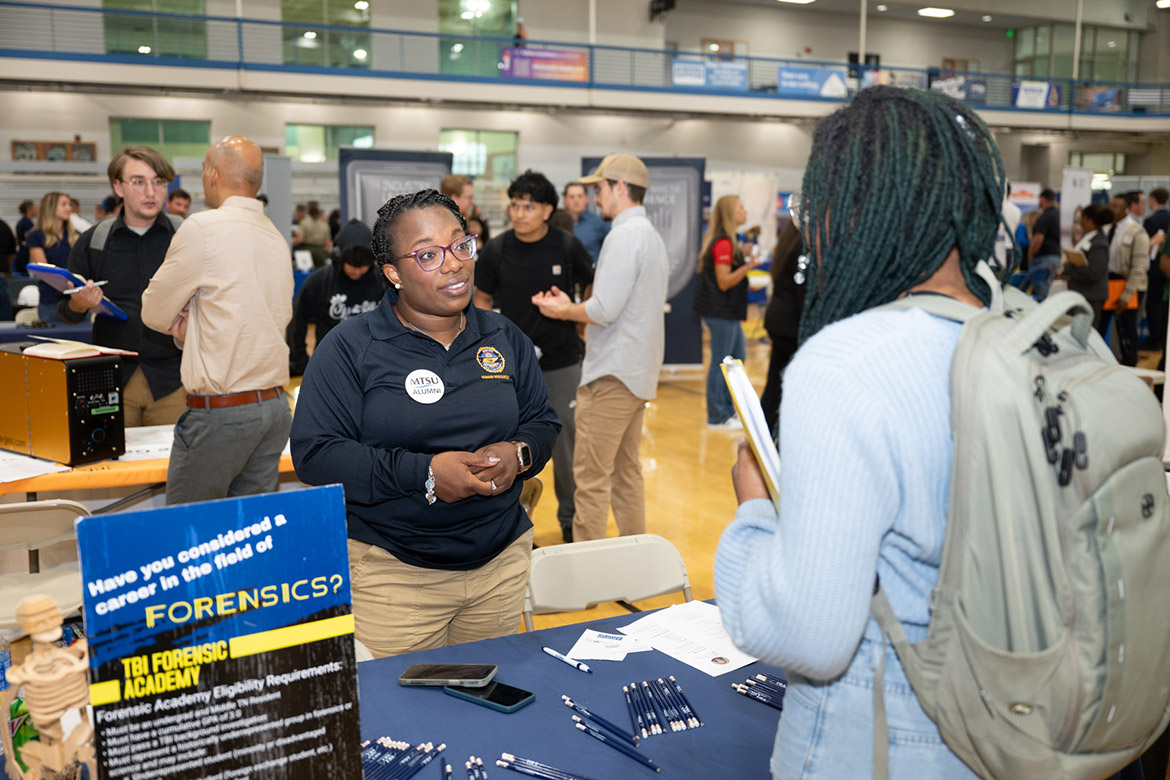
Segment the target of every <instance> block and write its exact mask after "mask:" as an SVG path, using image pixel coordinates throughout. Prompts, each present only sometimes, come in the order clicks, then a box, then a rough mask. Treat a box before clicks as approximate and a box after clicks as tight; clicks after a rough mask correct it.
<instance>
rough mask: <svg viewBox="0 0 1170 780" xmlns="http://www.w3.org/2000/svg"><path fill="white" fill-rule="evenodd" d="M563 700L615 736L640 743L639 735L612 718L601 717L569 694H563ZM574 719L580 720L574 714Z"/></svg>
mask: <svg viewBox="0 0 1170 780" xmlns="http://www.w3.org/2000/svg"><path fill="white" fill-rule="evenodd" d="M561 701H563V702H564V703H565V706H566V707H570V708H572V709H573V710H575V711H577V712H578V713H579V714H581V715H583V716H585V717H586V718H588V719H589V720H591V721H593V722H594V723H595V724H597V725H598V726H601V727H602V728H604V729H605V730H606V731H609V732H612V733H613V734H614V735H615V736H618V737H621V738H622V739H623V740H625V741H626V742H629V743H630V744H631V745H633V746H634V747H637V746H638V743H637V739H638V736H637V735H636V734H635V735H633V736H631V735H630V733H629V732H628V731H623V730H622V728H621V726H618V725H617V724H616V723H614V722H613V721H611V720H607V719H606V718H603V717H601V716H600V715H598V714H596V713H595V712H593V711H592V710H590V709H589V708H588V707H586V706H584V705H582V704H578V703H577V702H575V701H573V700H572V699H570V698H569V697H568V696H564V695H562V696H561ZM573 720H574V721H576V720H578V718H577V716H576V715H574V716H573ZM591 725H592V724H591Z"/></svg>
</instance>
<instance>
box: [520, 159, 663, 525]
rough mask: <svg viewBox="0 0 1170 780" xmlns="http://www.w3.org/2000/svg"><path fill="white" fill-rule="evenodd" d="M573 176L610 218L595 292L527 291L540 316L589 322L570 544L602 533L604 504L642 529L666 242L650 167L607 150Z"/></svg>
mask: <svg viewBox="0 0 1170 780" xmlns="http://www.w3.org/2000/svg"><path fill="white" fill-rule="evenodd" d="M579 181H580V182H581V183H582V184H585V185H588V186H596V187H597V193H596V195H595V196H594V201H595V202H596V203H597V205H598V206H599V207H600V210H601V216H602V217H603V218H604V219H607V220H612V221H613V227H612V229H611V230H610V232H609V235H608V236H606V238H605V243H604V244H602V246H601V254H600V256H599V257H598V259H597V271H596V275H595V276H594V280H593V296H592V297H591V298H590V299H589V300H587V301H585V302H583V303H574V302H573V301H572V299H571V298H569V296H568V295H566V294H565V292H564V291H562V290H560V289H558V288H557V287H553V288H551V289H550V290H549V291H548V292H545V293H538V294H536V295H534V296H533V297H532V303H533V304H535V305H536V306H537V307H538V308H539V309H540V311H541V313H542V314H544V315H545V316H546V317H552V318H554V319H562V320H572V321H574V322H584V323H587V327H586V330H585V337H586V346H585V362H584V364H583V365H582V367H581V385H580V387H578V388H577V408H576V414H575V417H576V423H577V446H576V450H575V451H574V454H573V476H574V478H575V479H576V482H577V492H576V495H575V503H576V510H577V511H576V515H575V516H574V518H573V541H575V542H581V541H586V540H588V539H601V538H603V537H605V535H606V528H605V526H606V520H607V517H608V513H609V509H610V505H611V503H612V506H613V514H614V519H615V520H616V521H617V527H618V533H620V534H621V535H622V536H627V535H630V534H640V533H645V531H646V502H645V498H644V490H643V487H642V464H641V461H640V459H639V455H638V449H639V445H640V444H641V440H642V413H643V410H644V409H645V406H646V402H647V401H649V400H652V399H653V398H654V397H655V395H656V394H657V391H658V371H659V369H660V368H661V367H662V359H663V344H664V340H665V335H664V330H665V324H664V320H663V309H664V307H665V305H666V291H667V277H668V269H669V263H668V261H667V257H666V245H665V244H663V242H662V237H661V236H659V235H658V231H657V230H655V229H654V226H653V225H652V224H651V223H650V220H649V219H647V217H646V209H645V207H643V206H642V200H643V198H644V197H645V195H646V189H647V188H648V187H649V186H650V174H649V172H648V171H647V170H646V165H645V164H644V163H643V162H642V161H641V160H639V159H638V158H637V157H635V156H634V155H632V154H611V155H609V156H608V157H606V158H605V159H604V160H602V161H601V165H599V166H597V170H595V171H594V172H593V173H592V174H591V175H589V176H583V177H581V178H580V179H579Z"/></svg>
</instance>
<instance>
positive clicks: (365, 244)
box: [288, 219, 386, 376]
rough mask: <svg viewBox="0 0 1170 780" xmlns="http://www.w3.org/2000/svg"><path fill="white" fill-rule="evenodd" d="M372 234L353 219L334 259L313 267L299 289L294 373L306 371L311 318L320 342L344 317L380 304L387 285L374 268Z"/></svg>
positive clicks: (292, 338) (292, 332) (291, 333)
mask: <svg viewBox="0 0 1170 780" xmlns="http://www.w3.org/2000/svg"><path fill="white" fill-rule="evenodd" d="M370 235H371V234H370V229H369V228H368V227H366V226H365V225H364V224H363V223H362V222H360V221H359V220H356V219H354V220H350V222H349V224H347V225H346V226H345V227H344V228H342V229H341V231H340V232H339V233H338V234H337V243H336V244H335V245H334V247H335V248H334V257H333V261H332V262H331V263H330V264H329V265H326V266H325V267H324V268H318V269H317V270H316V271H314V272H313V274H312V275H311V276H310V277H309V278H308V279H306V280H305V283H304V285H303V286H302V287H301V289H300V291H299V292H298V293H297V297H296V300H294V301H293V316H292V322H290V323H289V325H288V346H289V356H288V370H289V374H291V375H292V376H300V375H302V374H304V373H305V366H307V365H308V364H309V352H308V349H307V348H306V346H305V337H306V336H307V335H308V332H309V320H310V319H312V320H315V321H316V323H317V330H316V336H317V338H316V343H317V344H320V343H321V340H322V339H324V338H325V334H326V333H328V332H329V331H330V330H332V329H333V326H334V325H337V324H338V323H339V322H341V321H342V320H346V319H349V318H350V317H353V316H355V315H358V314H365V313H366V312H368V311H373V310H374V309H376V308H378V303H379V302H380V301H381V300H382V293H384V292H385V291H386V286H385V284H383V283H382V278H383V277H382V276H381V274H377V273H375V272H374V270H373V266H374V253H373V251H371V250H370ZM338 250H340V251H338Z"/></svg>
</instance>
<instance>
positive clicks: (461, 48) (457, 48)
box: [451, 43, 463, 54]
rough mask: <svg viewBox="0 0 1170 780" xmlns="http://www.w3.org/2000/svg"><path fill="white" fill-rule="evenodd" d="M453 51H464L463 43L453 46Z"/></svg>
mask: <svg viewBox="0 0 1170 780" xmlns="http://www.w3.org/2000/svg"><path fill="white" fill-rule="evenodd" d="M451 51H453V52H455V53H456V54H459V53H460V52H461V51H463V44H462V43H457V44H455V45H454V46H452V47H451Z"/></svg>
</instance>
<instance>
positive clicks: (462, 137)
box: [439, 130, 519, 181]
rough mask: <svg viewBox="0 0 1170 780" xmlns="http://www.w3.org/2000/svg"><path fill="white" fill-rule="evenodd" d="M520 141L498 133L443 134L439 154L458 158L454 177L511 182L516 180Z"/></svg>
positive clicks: (483, 131) (516, 134) (441, 133)
mask: <svg viewBox="0 0 1170 780" xmlns="http://www.w3.org/2000/svg"><path fill="white" fill-rule="evenodd" d="M518 138H519V134H518V133H512V132H506V131H498V130H441V131H440V132H439V151H442V152H450V153H451V154H452V155H454V159H453V160H452V162H451V172H452V173H458V174H462V175H463V176H474V177H480V178H485V179H489V180H496V181H510V180H512V179H514V178H515V177H516V146H517V140H518Z"/></svg>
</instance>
